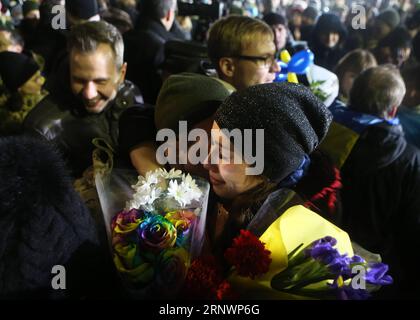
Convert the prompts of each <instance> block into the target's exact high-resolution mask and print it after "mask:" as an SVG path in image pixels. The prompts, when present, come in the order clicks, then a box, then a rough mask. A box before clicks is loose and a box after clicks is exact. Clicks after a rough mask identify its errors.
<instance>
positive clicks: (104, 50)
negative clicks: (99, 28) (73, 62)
mask: <svg viewBox="0 0 420 320" xmlns="http://www.w3.org/2000/svg"><path fill="white" fill-rule="evenodd" d="M80 55H82V56H83V55H86V56H92V57H93V56H95V57H107V58H108V57H109V58H112V59H113V60H114V59H115V55H114V52H113V50H112V48H111V47H110V46H109V45H108V44H105V43H101V44H99V45H98V46H97V47H96V48H95V49H93V50H89V51H82V50H80V49H78V48H72V49H71V50H70V57H76V56H80Z"/></svg>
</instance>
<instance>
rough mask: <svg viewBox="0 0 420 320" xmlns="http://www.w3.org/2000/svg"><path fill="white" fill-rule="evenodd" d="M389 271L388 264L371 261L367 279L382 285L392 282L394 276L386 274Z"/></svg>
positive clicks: (369, 281)
mask: <svg viewBox="0 0 420 320" xmlns="http://www.w3.org/2000/svg"><path fill="white" fill-rule="evenodd" d="M387 272H388V265H386V264H384V263H370V264H369V268H368V271H367V273H366V281H367V282H368V283H371V284H375V285H380V286H384V285H389V284H392V283H393V280H392V277H391V276H390V275H388V274H386V273H387Z"/></svg>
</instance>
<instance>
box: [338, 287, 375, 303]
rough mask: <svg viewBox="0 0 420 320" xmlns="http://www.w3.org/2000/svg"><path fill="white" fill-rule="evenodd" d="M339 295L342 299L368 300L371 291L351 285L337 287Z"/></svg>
mask: <svg viewBox="0 0 420 320" xmlns="http://www.w3.org/2000/svg"><path fill="white" fill-rule="evenodd" d="M336 290H337V297H338V299H340V300H366V299H368V298H370V294H369V292H367V291H366V290H363V289H353V288H352V287H351V286H342V287H340V288H337V289H336Z"/></svg>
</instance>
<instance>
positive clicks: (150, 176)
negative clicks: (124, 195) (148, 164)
mask: <svg viewBox="0 0 420 320" xmlns="http://www.w3.org/2000/svg"><path fill="white" fill-rule="evenodd" d="M159 178H160V174H159V170H155V171H148V172H146V177H143V176H138V181H137V183H136V184H135V185H133V186H131V187H132V188H133V189H134V190H137V189H139V188H141V187H143V186H147V187H152V186H153V185H155V184H157V183H158V182H159Z"/></svg>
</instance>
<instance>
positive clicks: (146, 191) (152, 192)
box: [126, 185, 162, 209]
mask: <svg viewBox="0 0 420 320" xmlns="http://www.w3.org/2000/svg"><path fill="white" fill-rule="evenodd" d="M161 193H162V190H160V188H151V187H149V186H146V185H143V186H141V187H139V188H138V189H137V192H136V193H134V194H133V198H132V199H131V200H130V201H129V202H128V203H127V205H126V208H127V209H132V208H136V209H139V208H140V207H142V206H150V205H152V204H153V202H154V201H155V200H156V199H157V198H159V196H160V195H161Z"/></svg>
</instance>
